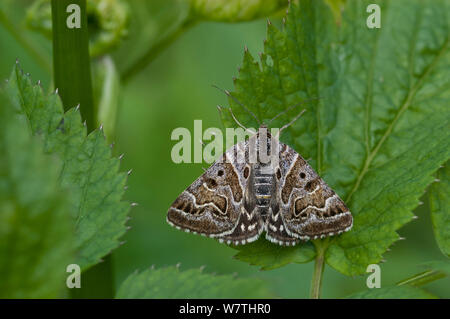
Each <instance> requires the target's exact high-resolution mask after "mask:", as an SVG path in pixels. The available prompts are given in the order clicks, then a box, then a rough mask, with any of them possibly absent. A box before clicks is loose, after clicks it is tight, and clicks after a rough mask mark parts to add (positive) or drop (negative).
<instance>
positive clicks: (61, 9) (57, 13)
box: [51, 0, 96, 131]
mask: <svg viewBox="0 0 450 319" xmlns="http://www.w3.org/2000/svg"><path fill="white" fill-rule="evenodd" d="M51 4H52V28H53V30H52V35H53V72H54V80H55V88H57V89H58V92H59V95H60V97H61V99H62V102H63V105H64V109H65V110H68V109H70V108H72V107H75V106H77V105H80V111H81V116H82V117H83V120H85V121H86V124H87V128H88V131H92V130H93V129H94V128H95V125H96V121H95V112H94V99H93V94H92V80H91V64H90V57H89V33H88V27H87V14H86V0H76V1H71V0H52V2H51ZM72 4H75V5H78V6H79V7H80V14H81V19H80V28H77V27H70V28H69V26H68V25H67V20H68V19H69V20H70V19H71V18H70V16H71V15H73V14H76V13H67V12H66V10H67V8H68V6H69V5H72ZM74 12H75V11H74Z"/></svg>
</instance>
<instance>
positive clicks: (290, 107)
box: [267, 97, 320, 126]
mask: <svg viewBox="0 0 450 319" xmlns="http://www.w3.org/2000/svg"><path fill="white" fill-rule="evenodd" d="M318 99H320V98H319V97H314V98H311V99H307V100H304V101H301V102H299V103H296V104H294V105H291V106H289V107H288V108H287V109H285V110H284V111H281V112H280V113H278V114H277V115H275V116H274V117H273V118H271V119H270V120H269V122H267V126H269V124H270V122H272V121H273V120H275V119H276V118H277V117H279V116H281V115H283V114H285V113H286V112H289V111H290V110H292V109H293V108H294V107H297V106H299V105H302V104H303V103H308V102H311V101H314V100H318Z"/></svg>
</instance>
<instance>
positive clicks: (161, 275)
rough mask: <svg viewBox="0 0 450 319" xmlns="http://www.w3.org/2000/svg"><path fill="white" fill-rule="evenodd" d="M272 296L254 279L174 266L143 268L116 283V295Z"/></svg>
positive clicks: (189, 296) (175, 296) (130, 296)
mask: <svg viewBox="0 0 450 319" xmlns="http://www.w3.org/2000/svg"><path fill="white" fill-rule="evenodd" d="M269 297H273V296H272V295H271V294H270V292H269V291H268V290H267V288H266V287H265V285H264V282H263V281H262V280H260V279H256V278H246V279H237V278H234V276H232V275H212V274H205V273H203V271H202V269H190V270H185V271H180V270H179V269H178V267H173V266H172V267H167V268H161V269H157V270H154V269H147V270H145V271H143V272H141V273H137V272H136V273H134V274H132V275H130V276H129V277H128V278H127V279H126V280H125V281H124V282H123V283H122V285H121V286H120V288H119V291H118V292H117V298H156V299H161V298H171V299H176V298H183V299H184V298H189V299H204V298H238V299H239V298H269Z"/></svg>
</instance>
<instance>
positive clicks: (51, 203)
mask: <svg viewBox="0 0 450 319" xmlns="http://www.w3.org/2000/svg"><path fill="white" fill-rule="evenodd" d="M0 106H1V107H0V154H2V155H1V159H0V278H1V280H0V298H54V297H58V296H59V293H60V292H61V288H62V287H63V285H64V278H65V270H66V266H67V265H68V264H70V263H71V261H72V260H73V259H72V253H73V247H72V243H73V236H72V234H73V223H72V221H71V219H70V212H71V210H72V208H73V207H72V206H71V205H70V200H71V199H72V196H71V194H70V193H69V192H67V191H65V190H63V189H62V187H61V185H60V183H59V175H60V173H61V170H62V166H63V163H62V162H61V161H60V160H59V159H58V158H56V157H54V156H50V155H44V150H43V149H44V147H43V143H42V141H41V140H40V139H38V138H37V137H33V136H31V134H30V132H29V130H28V123H27V119H26V118H25V116H24V115H23V114H17V110H15V111H14V110H13V107H12V104H11V101H10V100H9V99H8V98H6V96H5V94H4V92H3V90H0Z"/></svg>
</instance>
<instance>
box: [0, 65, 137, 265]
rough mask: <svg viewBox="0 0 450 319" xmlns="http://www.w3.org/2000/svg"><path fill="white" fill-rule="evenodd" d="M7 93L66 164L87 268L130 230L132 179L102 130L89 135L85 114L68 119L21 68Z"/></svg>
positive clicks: (64, 180) (48, 150) (64, 174)
mask: <svg viewBox="0 0 450 319" xmlns="http://www.w3.org/2000/svg"><path fill="white" fill-rule="evenodd" d="M7 89H8V93H9V95H10V96H11V98H12V99H13V100H14V106H15V107H16V109H17V110H18V111H19V112H21V113H23V114H24V115H25V116H26V117H27V120H28V123H29V128H30V129H31V131H32V133H33V134H36V135H39V136H40V137H41V138H42V140H43V142H44V145H45V151H46V153H49V154H57V155H58V156H60V157H61V158H62V160H63V171H62V173H61V176H60V181H61V184H62V185H63V186H64V187H68V188H69V189H70V191H71V193H72V195H73V198H74V201H73V203H72V205H74V214H73V218H74V219H75V220H76V231H75V232H76V248H77V250H78V259H77V263H78V264H79V265H80V267H81V268H82V269H86V268H88V267H89V266H91V265H93V264H95V263H98V262H99V261H100V258H101V257H103V256H105V255H106V254H108V253H109V252H110V251H111V250H112V249H114V248H116V247H118V246H119V244H120V243H119V238H120V237H121V236H122V235H123V234H124V233H125V231H126V226H125V222H126V219H127V213H128V210H129V204H128V203H126V202H123V201H121V198H122V195H123V193H124V186H125V182H126V177H127V175H126V173H119V166H120V160H119V159H117V158H113V157H112V155H111V148H110V147H109V146H108V145H107V143H106V140H105V137H104V135H103V132H102V130H100V129H97V130H94V131H93V132H92V133H90V134H89V135H87V136H86V127H85V126H84V125H83V124H82V123H81V117H80V112H79V111H78V110H77V109H75V108H72V109H70V110H69V111H67V112H66V113H65V114H64V113H63V106H62V104H61V100H60V99H59V97H58V95H57V94H50V95H45V94H44V93H43V91H42V88H41V87H40V86H39V85H33V84H32V83H31V80H30V78H29V77H28V76H26V75H24V74H23V72H22V71H21V70H20V68H19V66H18V65H16V67H15V68H14V70H13V72H12V75H11V78H10V80H9V82H8V87H7Z"/></svg>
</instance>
